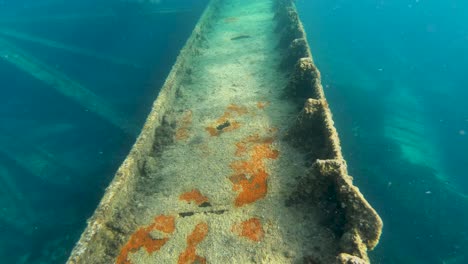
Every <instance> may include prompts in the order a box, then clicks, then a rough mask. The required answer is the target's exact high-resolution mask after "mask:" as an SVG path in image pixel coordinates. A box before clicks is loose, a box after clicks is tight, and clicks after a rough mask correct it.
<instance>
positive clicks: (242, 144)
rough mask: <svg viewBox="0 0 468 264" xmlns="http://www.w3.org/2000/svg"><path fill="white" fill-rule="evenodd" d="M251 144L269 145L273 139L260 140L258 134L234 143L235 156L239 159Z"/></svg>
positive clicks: (264, 138)
mask: <svg viewBox="0 0 468 264" xmlns="http://www.w3.org/2000/svg"><path fill="white" fill-rule="evenodd" d="M253 143H257V144H258V143H265V144H271V143H273V137H263V138H260V136H259V135H258V134H253V135H251V136H248V137H247V138H245V139H243V140H241V141H239V142H237V143H236V147H237V149H236V153H235V154H236V156H238V157H240V156H242V155H244V154H246V153H247V146H248V145H249V144H250V145H251V144H253Z"/></svg>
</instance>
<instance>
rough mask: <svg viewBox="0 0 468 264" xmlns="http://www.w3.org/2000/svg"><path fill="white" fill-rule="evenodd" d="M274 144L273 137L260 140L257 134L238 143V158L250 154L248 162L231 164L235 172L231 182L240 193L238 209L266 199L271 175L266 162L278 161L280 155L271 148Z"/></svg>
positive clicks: (236, 203) (242, 161) (237, 199)
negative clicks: (267, 170) (267, 160)
mask: <svg viewBox="0 0 468 264" xmlns="http://www.w3.org/2000/svg"><path fill="white" fill-rule="evenodd" d="M272 142H273V138H271V137H265V138H260V136H259V135H258V134H255V135H252V136H249V137H247V138H246V139H244V140H242V141H240V142H238V143H236V147H237V150H236V156H242V155H244V154H246V153H248V154H250V158H249V159H248V160H241V161H234V162H232V163H231V164H230V166H231V168H232V169H233V170H234V172H235V173H234V174H233V175H231V176H230V177H229V180H230V181H231V182H232V183H233V190H234V191H237V192H238V195H237V197H236V200H235V205H236V206H237V207H240V206H243V205H246V204H250V203H253V202H255V201H257V200H258V199H261V198H263V197H265V195H266V193H267V178H268V176H269V175H268V173H267V172H266V165H265V163H264V161H265V159H276V158H278V155H279V151H277V150H274V149H272V148H271V144H272ZM249 150H250V151H249Z"/></svg>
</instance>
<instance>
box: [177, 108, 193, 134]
mask: <svg viewBox="0 0 468 264" xmlns="http://www.w3.org/2000/svg"><path fill="white" fill-rule="evenodd" d="M191 125H192V111H191V110H187V111H185V112H184V114H183V115H182V118H181V119H180V120H179V127H178V128H177V130H176V134H175V138H176V140H186V139H188V138H189V132H190V131H189V129H190V126H191Z"/></svg>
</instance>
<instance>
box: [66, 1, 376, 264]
mask: <svg viewBox="0 0 468 264" xmlns="http://www.w3.org/2000/svg"><path fill="white" fill-rule="evenodd" d="M301 34H302V35H301ZM301 37H304V36H303V31H302V27H301V25H300V22H299V21H298V20H297V13H295V9H294V6H293V5H291V4H290V3H289V2H288V1H284V2H283V1H272V0H259V1H250V0H235V1H234V0H233V1H227V0H226V1H212V3H211V4H210V5H209V7H208V9H207V10H206V11H205V14H204V15H203V17H202V18H201V20H200V22H199V24H198V26H197V27H196V28H195V30H194V33H193V35H192V37H191V38H190V39H189V41H188V42H187V44H186V47H185V48H184V49H183V50H182V52H181V55H180V56H179V59H178V62H177V63H176V64H175V66H174V68H173V71H172V72H171V74H170V75H169V77H168V80H167V81H166V84H165V86H164V88H163V90H162V92H161V94H160V96H159V98H158V99H157V100H156V102H155V105H154V107H153V111H152V113H151V114H150V116H149V117H148V120H147V123H146V125H145V127H144V128H143V132H142V134H141V135H140V137H139V139H138V141H137V143H136V144H135V146H134V148H133V150H132V152H131V153H130V155H129V156H128V158H127V160H126V161H125V162H124V164H123V165H122V167H121V168H120V170H119V172H118V173H117V175H116V178H115V179H114V182H113V183H112V184H111V186H110V187H109V190H108V192H107V193H106V195H105V197H104V198H103V200H102V202H101V204H100V206H99V208H98V210H97V211H96V213H95V215H94V216H93V218H91V220H90V224H89V226H88V228H87V230H86V231H85V233H84V234H83V236H82V239H81V240H80V242H79V243H78V245H77V247H76V248H75V250H74V252H73V253H72V256H71V257H70V260H69V262H70V263H90V261H92V262H93V263H110V262H113V261H115V262H116V263H119V264H123V263H127V264H128V263H334V262H338V263H366V262H367V261H368V259H367V249H372V248H373V247H374V246H375V245H376V243H377V242H378V238H379V236H380V229H381V227H382V223H381V221H380V219H379V217H378V216H377V214H376V213H375V211H373V209H372V208H371V207H370V205H369V204H368V203H367V202H366V201H365V200H364V198H363V197H362V195H361V194H360V193H359V191H358V190H357V188H355V187H354V186H352V183H351V180H352V179H351V178H350V177H349V176H347V175H346V165H345V162H344V161H343V160H342V157H341V154H340V149H339V141H338V139H337V135H336V132H335V130H334V128H333V123H332V121H331V115H330V112H329V110H328V105H327V103H326V101H325V99H324V98H323V92H322V91H321V86H320V75H319V73H318V71H317V69H316V68H315V66H314V65H313V62H312V60H311V59H310V58H305V59H301V60H299V61H298V62H297V64H296V61H297V59H300V58H301V57H308V56H310V55H309V53H308V48H307V43H306V42H305V41H297V40H295V39H296V38H300V39H302V40H303V38H301ZM290 43H292V44H291V45H290ZM298 43H299V44H298ZM295 45H298V46H299V47H302V49H297V48H295V47H296V46H295ZM298 50H299V52H298ZM290 60H292V62H290ZM309 77H310V78H309ZM307 89H309V90H310V92H304V90H306V91H307ZM309 94H310V96H313V97H314V98H313V99H307V97H308V96H309ZM304 104H305V106H304ZM317 159H321V161H317ZM350 261H351V262H350Z"/></svg>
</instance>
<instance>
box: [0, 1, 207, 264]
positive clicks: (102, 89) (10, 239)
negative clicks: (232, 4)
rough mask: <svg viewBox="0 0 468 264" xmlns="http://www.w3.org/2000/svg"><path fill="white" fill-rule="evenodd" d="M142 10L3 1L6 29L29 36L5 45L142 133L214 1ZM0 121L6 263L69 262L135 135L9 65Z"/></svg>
mask: <svg viewBox="0 0 468 264" xmlns="http://www.w3.org/2000/svg"><path fill="white" fill-rule="evenodd" d="M135 2H136V1H133V2H131V1H110V0H98V1H96V0H86V1H64V0H41V1H37V0H20V1H18V0H15V1H0V30H9V31H12V30H13V31H14V32H20V33H22V34H23V35H27V36H28V38H14V37H11V36H10V37H9V36H4V35H2V34H0V38H4V39H6V40H8V41H9V42H10V43H13V44H14V45H15V46H17V47H19V48H20V49H21V50H23V51H25V52H27V54H28V56H29V57H33V58H34V59H35V60H40V61H41V62H42V63H44V64H46V65H48V66H49V67H53V68H54V69H56V70H57V71H58V72H60V73H61V74H62V75H65V76H67V78H69V79H71V80H72V81H73V82H74V83H79V84H81V85H82V86H83V87H85V88H86V89H88V90H90V91H92V92H93V93H95V94H96V95H97V96H99V97H100V98H101V99H102V100H103V101H106V102H107V103H108V104H111V105H112V106H113V107H114V109H117V111H119V112H120V113H122V114H125V117H126V118H127V119H128V120H129V121H130V122H133V123H134V124H136V126H137V127H141V126H142V124H143V122H144V120H145V118H146V115H147V114H148V112H149V109H150V107H151V104H152V102H153V100H154V99H155V98H156V96H157V94H158V90H159V88H160V87H161V86H162V84H163V82H164V80H165V78H166V76H167V74H168V73H169V71H170V69H171V67H172V65H173V63H174V62H175V59H176V56H177V54H178V53H179V50H180V48H182V46H183V45H184V43H185V41H186V40H187V38H188V37H189V36H190V33H191V31H192V29H193V27H194V25H195V23H196V22H197V20H198V18H199V17H200V14H201V13H202V11H203V9H204V8H205V6H206V4H207V1H205V0H203V1H192V0H171V1H163V2H160V3H156V2H155V3H135ZM158 10H163V11H165V13H164V12H163V13H161V12H158ZM168 10H169V11H170V10H173V11H175V12H167V11H168ZM38 39H40V40H50V41H54V42H55V43H60V44H63V45H66V46H67V47H68V46H73V47H79V48H81V49H85V50H87V51H91V53H97V54H101V55H105V56H109V57H115V58H119V59H125V60H126V61H129V62H132V64H135V65H138V67H134V66H132V65H130V66H126V65H119V64H115V63H110V62H109V61H106V60H102V59H99V58H95V57H93V56H84V55H83V54H78V53H76V52H70V51H69V50H66V49H63V48H57V47H53V46H54V45H52V46H51V45H44V44H43V43H44V41H42V43H41V42H40V41H39V42H38V41H37V40H38ZM55 46H57V45H55ZM0 121H1V122H0V174H1V175H0V176H1V177H0V186H1V187H0V262H1V263H64V262H65V260H66V258H67V257H68V254H69V253H70V250H71V248H72V247H73V245H74V243H76V241H77V240H78V238H79V235H80V233H81V232H82V231H83V229H84V227H85V225H86V219H87V218H88V217H90V216H91V214H92V212H93V211H94V209H95V208H96V206H97V203H98V202H99V200H100V198H101V196H102V195H103V192H104V190H105V188H106V187H107V185H108V184H109V182H110V180H111V179H112V177H113V174H114V173H115V171H116V169H117V168H118V166H119V165H120V163H121V162H122V160H123V159H124V158H125V156H126V154H127V153H128V151H129V149H130V147H131V145H132V144H133V142H134V140H135V138H134V135H129V134H127V133H124V132H122V130H120V129H119V128H116V127H115V126H113V125H111V124H110V123H109V122H107V121H105V120H103V119H101V118H100V117H99V116H97V115H96V114H95V113H92V111H90V110H89V109H86V108H85V107H83V106H81V105H80V104H78V103H76V102H75V101H74V100H72V99H70V98H68V97H66V96H63V95H62V94H60V93H58V92H57V91H56V90H54V89H52V88H51V86H49V85H47V84H45V83H43V82H41V81H39V80H37V79H35V78H34V77H32V76H31V74H30V73H27V72H25V71H22V70H19V69H18V68H16V67H15V66H13V65H12V64H10V63H8V62H7V61H6V60H3V59H1V58H0ZM137 133H138V131H135V134H137ZM24 153H27V155H24ZM31 162H37V163H39V164H40V163H44V162H45V163H46V165H45V168H44V166H40V167H41V168H44V169H43V171H38V170H35V171H31V169H29V168H28V166H27V164H29V163H31ZM36 167H37V166H36ZM56 167H57V168H58V171H57V170H54V168H56ZM41 173H42V174H44V176H42V177H41V176H38V174H41Z"/></svg>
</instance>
